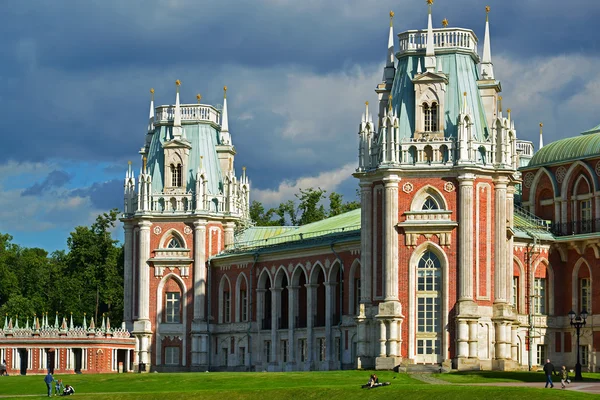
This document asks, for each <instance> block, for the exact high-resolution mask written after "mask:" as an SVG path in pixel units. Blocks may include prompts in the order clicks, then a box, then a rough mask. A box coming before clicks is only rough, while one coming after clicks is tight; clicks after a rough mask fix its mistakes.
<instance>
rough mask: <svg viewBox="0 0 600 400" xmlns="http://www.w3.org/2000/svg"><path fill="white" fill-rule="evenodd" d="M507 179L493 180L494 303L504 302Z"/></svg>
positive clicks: (505, 291)
mask: <svg viewBox="0 0 600 400" xmlns="http://www.w3.org/2000/svg"><path fill="white" fill-rule="evenodd" d="M506 184H507V179H506V178H504V177H502V178H499V179H497V180H495V181H494V194H495V207H494V208H495V215H494V217H495V218H494V227H495V237H494V303H506V300H507V299H506V293H507V290H506V250H507V249H506V247H507V246H506V205H507V204H506V200H507V198H506V197H507V196H506V195H507V193H506V191H507V187H506Z"/></svg>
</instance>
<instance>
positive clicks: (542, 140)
mask: <svg viewBox="0 0 600 400" xmlns="http://www.w3.org/2000/svg"><path fill="white" fill-rule="evenodd" d="M543 129H544V124H542V123H541V122H540V148H539V149H541V148H542V147H544V136H543V135H542V130H543ZM539 149H538V150H539Z"/></svg>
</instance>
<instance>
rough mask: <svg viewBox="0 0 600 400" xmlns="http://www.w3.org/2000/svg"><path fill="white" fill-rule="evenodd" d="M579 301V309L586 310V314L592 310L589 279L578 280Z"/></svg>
mask: <svg viewBox="0 0 600 400" xmlns="http://www.w3.org/2000/svg"><path fill="white" fill-rule="evenodd" d="M579 301H580V303H579V304H581V307H580V309H581V310H586V311H587V312H588V313H589V312H590V310H591V308H592V291H591V283H590V278H581V279H579Z"/></svg>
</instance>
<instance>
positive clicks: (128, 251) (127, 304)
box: [123, 221, 133, 354]
mask: <svg viewBox="0 0 600 400" xmlns="http://www.w3.org/2000/svg"><path fill="white" fill-rule="evenodd" d="M123 229H124V230H125V245H124V246H123V253H124V265H123V295H124V297H123V321H124V322H125V325H126V327H127V329H128V330H129V331H131V330H132V329H133V223H132V222H129V221H125V222H124V223H123ZM127 354H129V352H128V353H127Z"/></svg>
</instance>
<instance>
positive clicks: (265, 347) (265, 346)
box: [263, 340, 271, 362]
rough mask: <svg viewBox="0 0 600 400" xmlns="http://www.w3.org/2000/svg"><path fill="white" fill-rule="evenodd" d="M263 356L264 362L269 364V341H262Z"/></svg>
mask: <svg viewBox="0 0 600 400" xmlns="http://www.w3.org/2000/svg"><path fill="white" fill-rule="evenodd" d="M263 354H264V355H265V362H271V341H270V340H265V341H264V343H263Z"/></svg>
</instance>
